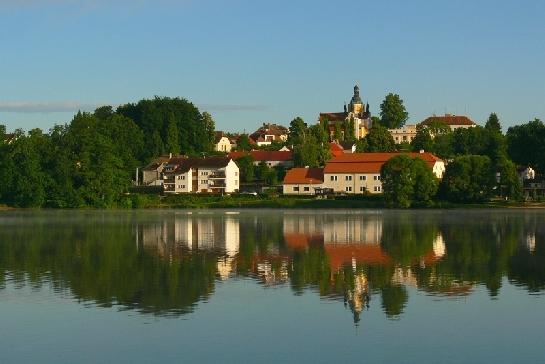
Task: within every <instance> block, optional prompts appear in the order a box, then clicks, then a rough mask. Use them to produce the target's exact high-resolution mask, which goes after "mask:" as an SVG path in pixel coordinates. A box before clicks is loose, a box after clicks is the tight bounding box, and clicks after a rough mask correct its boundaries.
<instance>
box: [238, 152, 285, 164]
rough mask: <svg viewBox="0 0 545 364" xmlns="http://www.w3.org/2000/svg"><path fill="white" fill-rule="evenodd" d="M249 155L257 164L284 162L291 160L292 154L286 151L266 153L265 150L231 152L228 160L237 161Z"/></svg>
mask: <svg viewBox="0 0 545 364" xmlns="http://www.w3.org/2000/svg"><path fill="white" fill-rule="evenodd" d="M247 155H251V156H252V158H253V159H254V161H257V162H270V161H275V162H286V161H291V160H293V152H292V151H291V150H287V151H279V150H278V151H267V150H252V151H251V152H231V153H229V158H232V159H237V158H240V157H244V156H247Z"/></svg>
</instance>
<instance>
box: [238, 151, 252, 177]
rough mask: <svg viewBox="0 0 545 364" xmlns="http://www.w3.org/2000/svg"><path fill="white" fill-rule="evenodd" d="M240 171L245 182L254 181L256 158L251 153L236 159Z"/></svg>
mask: <svg viewBox="0 0 545 364" xmlns="http://www.w3.org/2000/svg"><path fill="white" fill-rule="evenodd" d="M235 163H236V164H237V166H238V168H239V172H240V178H241V180H242V181H243V182H253V180H254V159H253V158H252V156H251V155H245V156H243V157H239V158H237V159H235Z"/></svg>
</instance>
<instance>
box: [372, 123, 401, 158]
mask: <svg viewBox="0 0 545 364" xmlns="http://www.w3.org/2000/svg"><path fill="white" fill-rule="evenodd" d="M365 139H366V141H367V148H368V149H367V151H368V152H395V151H396V145H395V141H394V138H393V137H392V134H391V133H390V132H389V131H388V129H386V128H385V127H383V126H382V125H379V124H375V125H373V126H372V127H371V130H369V134H367V136H366V137H365Z"/></svg>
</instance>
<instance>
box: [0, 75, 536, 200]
mask: <svg viewBox="0 0 545 364" xmlns="http://www.w3.org/2000/svg"><path fill="white" fill-rule="evenodd" d="M339 110H340V111H339ZM339 110H333V111H322V112H317V114H316V119H315V120H314V121H311V122H308V123H307V122H305V121H304V120H302V119H301V118H299V117H296V118H294V119H293V120H292V121H291V122H290V123H289V125H280V124H278V123H263V124H262V125H261V126H260V127H258V128H257V130H255V131H253V132H251V133H232V132H224V131H221V130H217V129H216V127H215V122H214V120H213V119H212V116H211V115H210V114H209V113H207V112H206V111H203V112H201V111H200V110H199V109H198V108H197V107H196V106H195V105H193V104H192V103H191V102H189V101H187V100H186V99H181V98H168V97H163V98H161V97H155V98H154V99H151V100H148V99H144V100H140V101H139V102H138V103H135V104H126V105H121V106H119V107H118V108H117V109H115V110H114V108H113V107H111V106H103V107H100V108H98V109H96V110H95V111H94V112H93V113H88V112H78V113H77V114H76V115H75V116H74V118H73V120H72V121H71V122H70V123H68V124H65V125H56V126H55V127H54V128H52V129H51V130H50V131H49V132H43V131H42V130H40V129H33V130H31V131H30V132H28V133H26V132H24V131H23V130H20V129H18V130H15V131H13V132H9V133H8V132H7V130H6V128H5V127H4V126H2V125H0V140H1V141H2V143H0V179H1V180H2V184H1V185H0V204H5V205H8V206H21V207H26V206H36V207H41V206H46V207H81V206H96V207H108V206H117V205H118V204H119V203H123V202H122V201H126V198H125V197H123V196H127V195H131V194H156V195H161V196H169V195H183V194H185V195H193V196H195V197H196V196H206V195H218V196H222V195H239V194H245V195H257V194H262V195H267V196H277V195H283V196H286V197H289V196H299V197H306V198H311V197H313V196H317V197H319V198H322V199H323V198H327V199H335V198H336V197H337V196H352V197H353V198H359V197H358V196H363V197H364V196H383V200H384V201H385V202H386V203H387V205H389V206H398V207H410V206H417V205H433V203H434V201H437V200H444V201H450V202H455V203H481V202H485V201H490V200H491V199H497V200H510V201H522V200H527V201H542V200H543V199H544V198H545V179H544V178H543V175H544V173H545V147H544V145H545V143H543V140H545V125H544V124H543V122H542V121H540V120H538V119H535V120H533V121H529V122H528V123H525V124H520V125H515V126H512V127H510V128H508V130H507V131H506V132H504V131H503V130H502V127H501V123H500V120H499V118H498V116H497V115H496V114H495V113H492V114H490V117H489V118H488V120H487V121H486V123H484V124H485V125H484V126H482V125H478V124H477V123H476V122H474V121H473V120H471V118H470V117H468V116H465V115H452V114H445V115H430V116H429V117H427V118H425V119H424V120H422V121H420V122H418V123H416V124H406V122H407V120H408V118H409V114H408V112H407V110H406V109H405V106H404V104H403V100H402V99H401V98H400V97H399V95H397V94H393V93H390V94H388V95H386V97H385V98H384V101H383V102H382V103H381V105H380V111H379V112H378V113H377V115H373V114H372V113H371V108H370V105H369V104H368V103H366V102H364V101H363V100H362V97H361V95H360V89H359V87H358V86H357V85H356V86H354V89H353V93H352V97H351V99H350V102H349V103H348V104H344V105H342V106H341V107H339Z"/></svg>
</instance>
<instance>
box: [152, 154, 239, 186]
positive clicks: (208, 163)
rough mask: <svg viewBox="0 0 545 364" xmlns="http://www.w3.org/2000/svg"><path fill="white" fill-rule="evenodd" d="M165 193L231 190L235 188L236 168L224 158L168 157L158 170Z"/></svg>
mask: <svg viewBox="0 0 545 364" xmlns="http://www.w3.org/2000/svg"><path fill="white" fill-rule="evenodd" d="M162 177H163V190H164V192H165V193H192V192H193V193H232V192H237V191H238V189H239V169H238V166H237V164H236V163H235V162H234V161H233V160H232V159H231V158H228V157H208V158H188V157H175V158H171V159H170V160H169V161H168V162H167V163H166V164H165V166H164V168H163V171H162Z"/></svg>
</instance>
